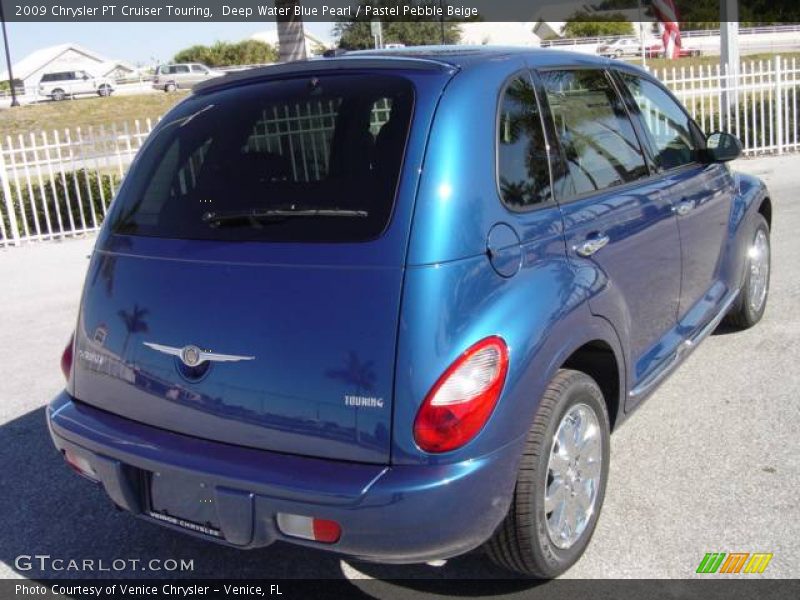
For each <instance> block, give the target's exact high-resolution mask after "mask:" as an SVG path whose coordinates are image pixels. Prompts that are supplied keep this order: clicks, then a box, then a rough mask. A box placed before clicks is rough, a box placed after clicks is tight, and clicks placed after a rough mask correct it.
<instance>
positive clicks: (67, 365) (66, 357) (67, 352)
mask: <svg viewBox="0 0 800 600" xmlns="http://www.w3.org/2000/svg"><path fill="white" fill-rule="evenodd" d="M74 344H75V334H74V333H73V334H72V335H71V336H70V338H69V344H67V347H66V348H64V353H63V354H62V355H61V372H62V373H63V374H64V378H65V379H66V380H67V381H69V374H70V372H71V371H72V347H73V345H74Z"/></svg>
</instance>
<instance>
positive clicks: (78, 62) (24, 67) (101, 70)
mask: <svg viewBox="0 0 800 600" xmlns="http://www.w3.org/2000/svg"><path fill="white" fill-rule="evenodd" d="M13 70H14V79H16V80H18V81H22V82H23V85H24V86H25V87H26V88H29V87H35V86H36V85H38V83H39V80H40V79H41V78H42V75H44V74H45V73H56V72H59V71H73V70H84V71H87V72H89V73H91V74H93V75H96V76H98V77H100V76H103V77H109V78H113V79H120V78H122V77H125V76H127V75H130V74H132V73H134V72H135V70H136V69H135V67H133V65H130V64H128V63H126V62H124V61H114V60H109V59H107V58H106V57H104V56H101V55H100V54H97V53H96V52H93V51H91V50H88V49H86V48H84V47H83V46H80V45H78V44H71V43H70V44H59V45H58V46H48V47H47V48H41V49H39V50H36V51H35V52H32V53H31V54H29V55H28V56H26V57H25V58H23V59H21V60H19V61H17V62H16V63H15V64H14V65H13ZM7 79H8V71H4V72H3V73H2V74H1V75H0V80H7Z"/></svg>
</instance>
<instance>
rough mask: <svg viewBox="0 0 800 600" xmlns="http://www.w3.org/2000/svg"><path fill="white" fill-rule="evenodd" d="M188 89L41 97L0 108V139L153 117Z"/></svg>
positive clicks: (181, 97)
mask: <svg viewBox="0 0 800 600" xmlns="http://www.w3.org/2000/svg"><path fill="white" fill-rule="evenodd" d="M187 93H188V92H180V91H178V92H175V93H171V94H165V93H161V94H159V93H156V94H140V95H130V96H111V97H109V98H99V97H98V98H78V99H76V100H64V101H63V102H51V101H45V102H40V103H38V104H29V105H26V106H19V107H16V108H7V109H2V110H0V141H3V142H4V141H5V138H6V136H7V135H11V136H16V135H17V134H20V133H21V134H24V135H27V134H28V133H29V132H31V131H33V132H39V131H43V130H46V131H48V132H50V131H53V130H54V129H59V130H63V129H66V128H75V127H81V128H83V127H89V126H98V125H105V126H110V125H112V124H114V123H124V122H128V123H130V122H133V121H134V120H136V119H139V120H140V121H142V122H143V121H144V120H145V119H147V118H150V119H152V120H153V121H155V119H157V118H158V117H160V116H163V115H164V113H166V112H167V111H168V110H169V109H170V108H172V107H173V106H174V105H175V104H176V103H177V102H179V101H180V100H182V99H183V98H185V97H186V94H187Z"/></svg>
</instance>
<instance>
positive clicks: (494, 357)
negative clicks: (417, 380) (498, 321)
mask: <svg viewBox="0 0 800 600" xmlns="http://www.w3.org/2000/svg"><path fill="white" fill-rule="evenodd" d="M507 373H508V346H506V343H505V341H503V339H502V338H500V337H498V336H492V337H488V338H486V339H484V340H481V341H480V342H478V343H477V344H475V345H474V346H472V347H470V348H469V349H468V350H467V351H466V352H464V354H462V355H461V356H460V357H459V358H458V359H457V360H456V361H455V362H454V363H453V364H452V365H450V367H449V368H448V369H447V371H445V372H444V374H443V375H442V376H441V377H440V378H439V381H437V382H436V385H434V386H433V388H432V389H431V391H430V392H428V395H427V397H426V398H425V401H424V402H423V403H422V406H421V407H420V409H419V412H418V413H417V418H416V419H415V421H414V440H415V441H416V443H417V445H418V446H419V447H420V448H421V449H422V450H424V451H425V452H432V453H438V452H449V451H450V450H455V449H456V448H460V447H461V446H463V445H464V444H466V443H467V442H469V441H470V440H471V439H472V438H474V437H475V436H476V435H477V434H478V432H479V431H480V430H481V429H482V428H483V426H484V425H485V424H486V421H488V420H489V416H490V415H491V414H492V411H493V410H494V407H495V404H497V399H498V398H499V397H500V392H502V390H503V384H504V383H505V380H506V374H507Z"/></svg>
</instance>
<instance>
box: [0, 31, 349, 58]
mask: <svg viewBox="0 0 800 600" xmlns="http://www.w3.org/2000/svg"><path fill="white" fill-rule="evenodd" d="M305 27H306V29H307V31H309V32H311V33H313V34H314V35H316V36H318V37H321V38H322V39H324V40H329V39H330V38H331V30H332V29H333V24H332V23H305ZM7 28H8V39H9V43H10V44H11V57H12V58H13V59H14V61H15V62H16V61H18V60H20V59H21V58H24V57H25V56H26V55H28V54H30V53H31V52H33V51H34V50H38V49H39V48H43V47H45V46H53V45H55V44H63V43H65V42H75V43H78V44H80V45H82V46H85V47H86V48H88V49H90V50H94V51H95V52H98V53H100V54H102V55H104V56H106V57H107V58H110V59H120V60H127V61H129V62H131V63H134V64H137V63H142V64H151V63H152V62H154V59H156V60H160V61H162V62H163V61H168V60H170V59H171V58H172V56H173V55H174V54H175V53H176V52H177V51H178V50H181V49H182V48H186V47H187V46H191V45H193V44H210V43H213V42H215V41H217V40H223V41H239V40H242V39H246V38H248V37H250V36H251V35H252V34H254V33H256V32H258V31H264V30H267V29H275V21H264V22H263V23H253V22H248V23H8V24H7ZM1 47H2V46H0V48H1Z"/></svg>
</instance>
